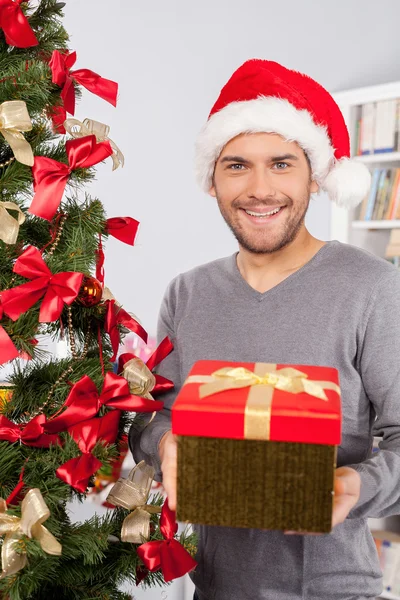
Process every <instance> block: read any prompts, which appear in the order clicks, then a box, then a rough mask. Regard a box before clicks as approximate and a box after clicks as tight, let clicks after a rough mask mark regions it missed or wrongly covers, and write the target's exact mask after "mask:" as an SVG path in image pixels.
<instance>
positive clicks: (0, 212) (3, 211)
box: [0, 202, 25, 244]
mask: <svg viewBox="0 0 400 600" xmlns="http://www.w3.org/2000/svg"><path fill="white" fill-rule="evenodd" d="M8 210H15V211H16V212H17V213H18V216H17V218H15V217H13V216H11V215H10V214H9V213H8V212H7V211H8ZM24 221H25V215H24V213H23V212H22V210H21V209H20V207H19V206H18V204H15V202H0V240H3V242H4V243H5V244H15V242H16V241H17V237H18V232H19V226H20V225H22V223H23V222H24Z"/></svg>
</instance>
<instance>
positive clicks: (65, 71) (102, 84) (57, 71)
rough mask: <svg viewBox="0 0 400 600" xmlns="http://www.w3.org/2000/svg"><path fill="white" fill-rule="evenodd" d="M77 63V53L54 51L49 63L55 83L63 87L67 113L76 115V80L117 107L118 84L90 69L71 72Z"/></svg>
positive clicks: (62, 96)
mask: <svg viewBox="0 0 400 600" xmlns="http://www.w3.org/2000/svg"><path fill="white" fill-rule="evenodd" d="M75 62H76V52H69V53H64V54H62V53H61V52H59V51H58V50H54V51H53V54H52V56H51V60H50V62H49V66H50V68H51V71H52V74H53V78H52V81H53V83H56V84H57V85H59V86H60V87H62V88H63V89H62V92H61V98H62V99H63V101H64V106H65V109H66V111H67V112H69V113H71V115H74V114H75V88H74V80H75V81H76V82H77V83H80V84H81V85H83V87H85V88H86V89H87V90H89V91H90V92H92V93H93V94H96V96H100V98H103V100H106V101H107V102H109V103H110V104H112V105H113V106H116V105H117V94H118V84H117V83H116V82H115V81H111V80H110V79H104V78H103V77H100V75H98V74H97V73H95V72H94V71H90V70H89V69H78V70H76V71H71V67H73V65H74V64H75Z"/></svg>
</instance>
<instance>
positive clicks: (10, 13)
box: [0, 0, 39, 48]
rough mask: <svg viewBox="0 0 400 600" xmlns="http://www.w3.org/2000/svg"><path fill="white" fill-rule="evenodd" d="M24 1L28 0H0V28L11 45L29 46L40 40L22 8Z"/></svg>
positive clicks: (18, 46) (35, 44)
mask: <svg viewBox="0 0 400 600" xmlns="http://www.w3.org/2000/svg"><path fill="white" fill-rule="evenodd" d="M22 2H26V0H0V29H2V30H3V32H4V37H5V38H6V42H7V44H9V45H10V46H16V47H17V48H29V47H30V46H37V45H38V43H39V42H38V41H37V39H36V36H35V34H34V33H33V30H32V28H31V26H30V25H29V23H28V19H27V18H26V17H25V15H24V13H23V12H22V9H21V8H20V5H21V4H22Z"/></svg>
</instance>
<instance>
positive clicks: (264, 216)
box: [242, 206, 285, 220]
mask: <svg viewBox="0 0 400 600" xmlns="http://www.w3.org/2000/svg"><path fill="white" fill-rule="evenodd" d="M284 208H285V207H284V206H277V207H275V208H271V210H268V211H267V210H263V209H261V208H260V209H258V210H250V209H249V208H242V210H243V212H245V213H246V215H248V216H249V217H250V218H251V219H257V220H258V219H260V220H268V219H271V218H272V217H274V216H275V215H277V214H279V213H280V212H281V211H282V210H283V209H284Z"/></svg>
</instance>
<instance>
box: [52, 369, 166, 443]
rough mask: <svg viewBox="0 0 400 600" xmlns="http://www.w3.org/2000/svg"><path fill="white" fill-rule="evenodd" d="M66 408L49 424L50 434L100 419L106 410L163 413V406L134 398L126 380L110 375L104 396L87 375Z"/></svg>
mask: <svg viewBox="0 0 400 600" xmlns="http://www.w3.org/2000/svg"><path fill="white" fill-rule="evenodd" d="M65 406H66V407H67V410H66V411H64V412H63V413H62V414H61V415H59V416H56V417H54V418H53V419H50V420H49V421H47V423H46V425H45V430H46V431H48V432H49V433H57V432H59V431H65V430H66V429H68V428H69V427H71V426H73V425H75V424H76V423H79V422H80V421H84V420H86V419H90V418H91V417H93V416H94V415H96V414H97V413H98V412H99V410H100V408H101V407H102V406H108V407H112V408H118V409H119V410H128V411H134V412H154V411H158V410H161V409H162V407H163V402H160V401H157V400H148V399H147V398H142V397H141V396H135V395H133V394H131V393H130V391H129V385H128V382H127V381H126V379H124V378H123V377H119V376H118V375H116V374H115V373H106V376H105V379H104V385H103V389H102V391H101V394H100V395H99V393H98V391H97V387H96V385H95V384H94V382H93V381H92V380H91V379H90V377H88V376H87V375H83V377H81V379H80V380H79V381H77V383H75V384H74V385H73V386H72V389H71V391H70V393H69V394H68V397H67V399H66V401H65V403H64V405H63V407H62V408H64V407H65Z"/></svg>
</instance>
